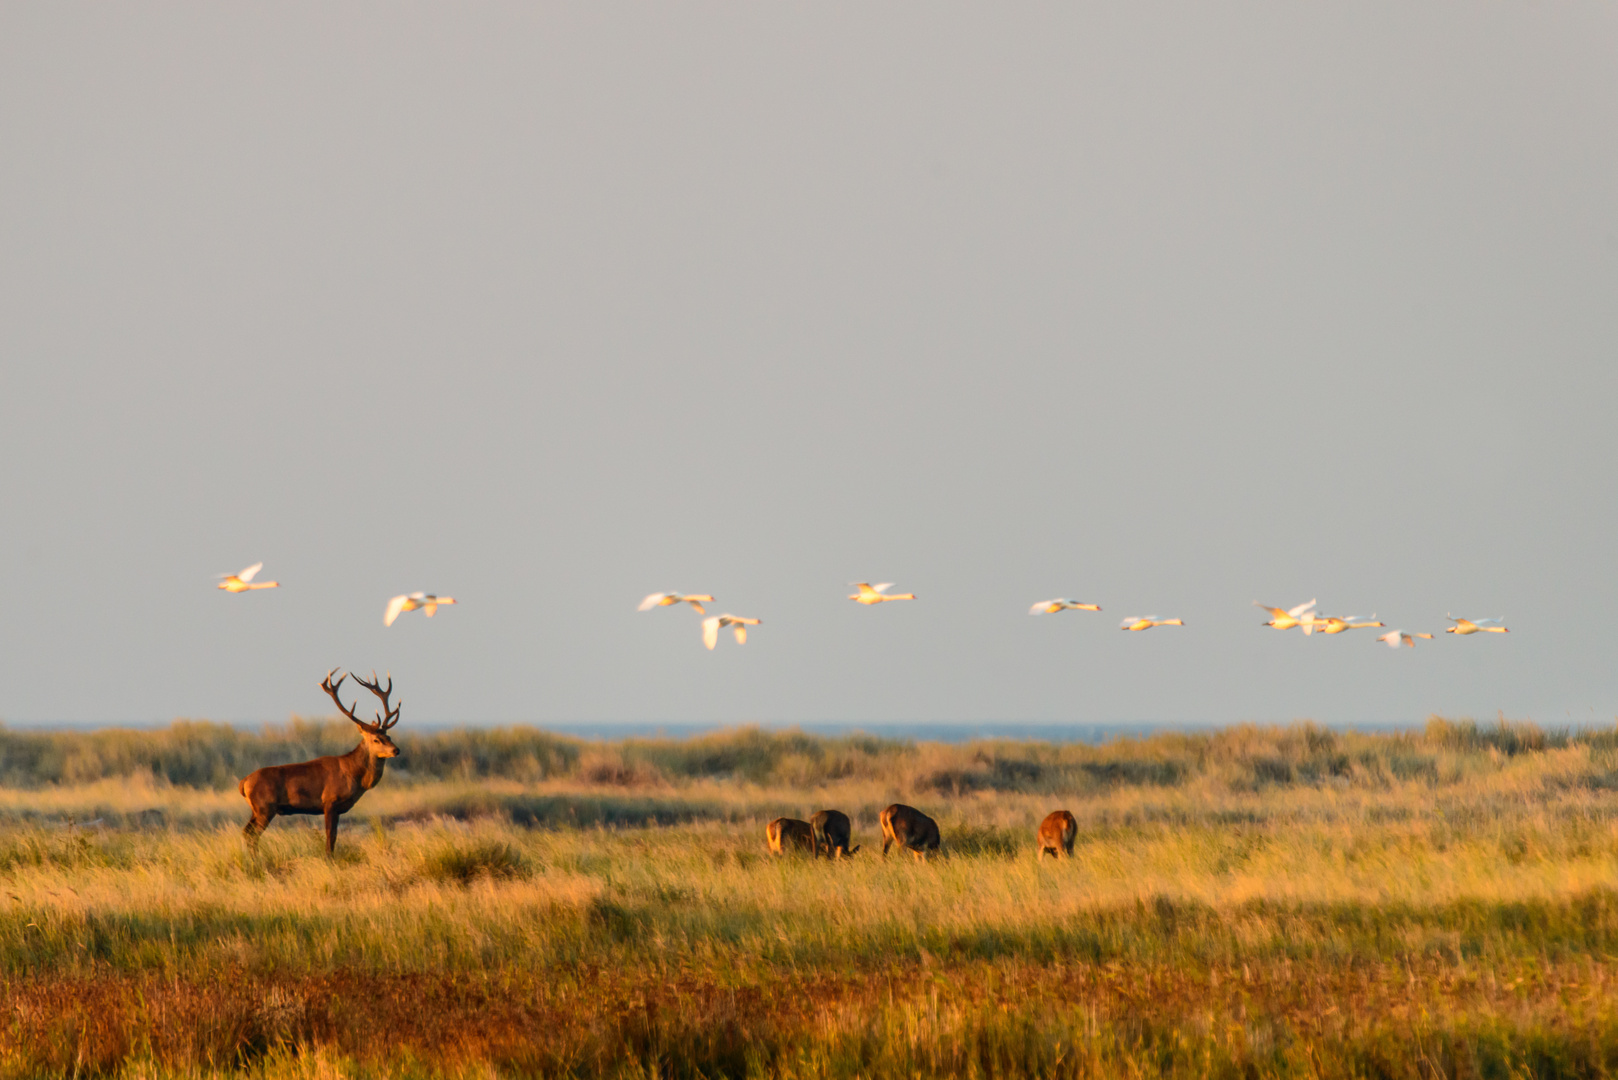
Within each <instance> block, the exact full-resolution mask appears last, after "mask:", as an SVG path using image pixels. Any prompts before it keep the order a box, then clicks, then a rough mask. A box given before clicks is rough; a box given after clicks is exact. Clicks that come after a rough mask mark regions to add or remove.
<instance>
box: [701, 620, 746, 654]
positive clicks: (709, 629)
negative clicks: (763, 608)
mask: <svg viewBox="0 0 1618 1080" xmlns="http://www.w3.org/2000/svg"><path fill="white" fill-rule="evenodd" d="M759 622H760V620H758V619H749V618H747V617H746V616H743V615H710V616H708V617H707V618H706V619H703V620H702V643H703V644H704V645H706V646H708V651H709V652H712V651H713V647H714V646H715V645H717V644H719V630H720V628H721V627H726V626H729V627H731V628H733V629H734V630H735V632H736V644H738V645H746V644H747V628H748V627H749V626H757V625H758V624H759Z"/></svg>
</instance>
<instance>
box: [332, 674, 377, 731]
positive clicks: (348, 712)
mask: <svg viewBox="0 0 1618 1080" xmlns="http://www.w3.org/2000/svg"><path fill="white" fill-rule="evenodd" d="M336 673H337V669H336V668H332V669H331V670H330V671H328V672H326V677H325V679H323V680H321V683H320V688H321V689H322V690H324V691H326V693H327V694H328V695H329V696H330V697H331V699H332V700H333V701H335V702H336V703H337V707H338V708H339V709H341V710H342V713H343V715H344V716H346V717H348V718H349V719H350V720H352V721H354V723H356V724H358V725H359V726H360V727H362V728H375V727H376V725H375V724H367V723H366V722H365V721H364V720H361V719H360V718H359V717H357V716H355V715H354V709H351V708H349V707H348V706H347V705H344V704H343V699H342V698H341V697H339V696H338V694H337V690H338V688H339V687H341V686H342V685H343V683H344V681H346V680H347V679H348V676H347V675H344V676H343V677H342V678H341V679H338V680H337V682H335V683H333V682H332V681H331V677H332V676H333V675H335V674H336ZM354 680H355V681H356V682H359V683H361V684H363V683H364V681H365V680H363V679H361V678H360V677H359V676H357V675H356V676H355V677H354ZM358 707H359V702H357V701H356V702H355V703H354V708H358Z"/></svg>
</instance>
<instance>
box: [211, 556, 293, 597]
mask: <svg viewBox="0 0 1618 1080" xmlns="http://www.w3.org/2000/svg"><path fill="white" fill-rule="evenodd" d="M262 569H264V564H263V563H261V562H256V563H254V564H253V565H252V566H249V567H248V568H247V569H246V570H238V571H236V572H235V573H234V574H220V575H219V577H220V582H219V587H220V588H221V589H224V590H225V591H226V592H251V591H252V590H253V589H279V588H280V587H281V583H280V582H279V581H259V582H255V581H254V580H253V575H254V574H256V573H258V572H259V571H260V570H262Z"/></svg>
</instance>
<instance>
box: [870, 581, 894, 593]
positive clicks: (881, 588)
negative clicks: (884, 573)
mask: <svg viewBox="0 0 1618 1080" xmlns="http://www.w3.org/2000/svg"><path fill="white" fill-rule="evenodd" d="M891 588H893V582H891V581H884V582H882V583H881V584H880V585H872V586H871V591H872V592H887V591H888V590H889V589H891Z"/></svg>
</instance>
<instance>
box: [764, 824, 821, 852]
mask: <svg viewBox="0 0 1618 1080" xmlns="http://www.w3.org/2000/svg"><path fill="white" fill-rule="evenodd" d="M764 839H765V841H766V842H767V843H768V844H769V846H770V854H771V855H782V854H785V853H786V849H787V848H788V847H794V848H797V849H798V850H799V851H803V850H808V851H812V852H814V854H815V857H816V858H819V857H820V849H819V848H818V847H816V846H815V831H814V830H813V829H812V828H810V827H809V823H808V822H807V821H799V820H798V819H797V818H789V817H778V818H776V819H775V820H774V821H772V822H770V823H769V824H768V825H766V826H764Z"/></svg>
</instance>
